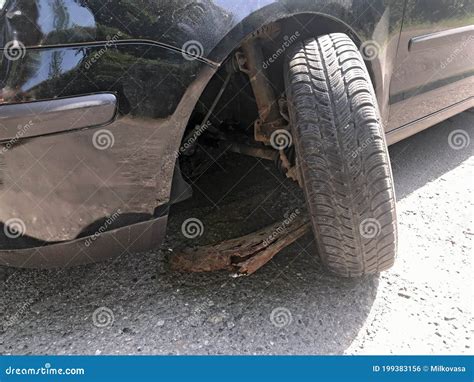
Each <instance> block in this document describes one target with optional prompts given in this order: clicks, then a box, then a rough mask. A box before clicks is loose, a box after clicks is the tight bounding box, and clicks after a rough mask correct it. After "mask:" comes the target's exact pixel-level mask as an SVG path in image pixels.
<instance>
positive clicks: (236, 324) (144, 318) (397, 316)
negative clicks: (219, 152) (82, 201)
mask: <svg viewBox="0 0 474 382" xmlns="http://www.w3.org/2000/svg"><path fill="white" fill-rule="evenodd" d="M455 130H460V131H458V132H457V133H456V134H457V137H458V138H460V139H455V140H453V136H452V135H451V139H450V138H449V134H450V133H451V132H453V131H455ZM463 137H464V138H465V139H464V140H463V139H462V138H463ZM466 139H469V140H471V139H474V114H473V113H472V111H471V112H465V113H463V114H461V115H459V116H456V117H454V118H451V119H450V120H448V121H445V122H443V123H441V124H440V125H437V126H436V127H433V128H431V129H429V130H427V131H425V132H422V133H420V134H418V135H416V136H414V137H411V138H409V139H408V140H406V141H404V142H401V143H398V144H396V145H394V146H392V147H391V148H390V153H391V158H392V165H393V169H394V177H395V184H396V191H397V196H398V216H399V237H400V240H399V251H398V253H399V255H398V259H397V262H396V266H395V267H394V268H393V269H391V270H390V271H388V272H384V273H382V274H381V275H379V276H372V277H365V278H363V279H358V280H345V279H340V278H337V277H334V276H332V275H329V274H327V273H325V271H324V270H323V269H322V267H321V264H320V262H319V261H318V258H317V256H316V255H315V254H314V252H315V249H314V245H313V244H314V243H313V240H312V236H311V235H307V236H306V237H304V238H302V239H301V240H299V241H298V242H296V243H295V244H293V245H292V246H291V247H289V248H287V249H285V250H284V251H283V252H281V253H280V254H279V255H278V256H277V257H276V258H275V259H274V260H273V261H272V262H270V263H269V264H267V266H265V267H264V268H263V269H261V270H259V271H258V272H257V273H256V274H255V275H253V276H251V277H247V278H232V277H231V276H230V275H229V273H227V272H218V273H213V274H184V273H178V272H173V271H171V270H170V269H169V267H168V263H167V256H168V255H169V254H170V252H171V250H173V249H175V248H177V247H179V246H180V245H183V243H185V240H184V238H183V234H182V232H181V225H182V223H183V222H184V221H185V220H186V219H189V218H199V219H200V220H201V221H202V223H203V227H204V234H203V236H202V237H201V238H200V239H199V241H202V242H213V241H219V240H220V239H222V238H225V237H232V236H238V235H240V234H243V233H247V232H251V231H252V230H253V229H256V228H259V227H261V226H264V225H266V224H269V223H270V222H272V221H275V220H278V219H281V218H282V216H284V214H285V213H288V212H291V211H293V210H294V209H295V208H298V207H299V206H302V205H303V204H302V196H301V192H300V191H299V190H298V189H297V187H295V186H294V185H293V184H292V183H291V182H290V181H283V179H282V178H281V177H280V176H279V175H278V174H277V173H276V172H275V171H274V170H273V169H272V166H271V165H269V164H268V163H265V162H261V161H255V160H253V159H244V158H239V157H236V156H233V155H226V156H224V157H221V158H220V159H219V160H218V161H217V164H216V165H215V166H213V167H212V168H211V169H210V170H209V171H208V174H207V175H208V176H206V177H204V178H203V179H201V180H199V181H198V183H197V184H196V186H197V187H199V190H201V191H202V192H201V193H198V194H197V195H196V198H195V199H194V200H193V201H191V202H186V203H185V204H183V205H181V206H177V208H175V210H174V211H173V215H172V217H171V222H170V227H169V233H168V238H167V240H166V243H165V244H164V245H163V247H162V248H161V249H160V250H157V251H154V252H151V253H133V254H126V255H122V256H120V257H119V258H118V259H116V260H114V261H109V262H106V263H102V264H94V265H89V266H83V267H79V268H75V269H68V270H50V271H39V270H19V271H18V270H8V271H7V274H5V269H3V270H1V271H0V272H3V281H2V282H0V288H1V289H0V290H1V294H0V353H7V354H302V353H303V354H341V353H349V354H353V353H358V354H390V353H395V354H405V353H406V354H419V353H422V354H460V353H472V348H471V346H472V343H473V341H472V330H473V318H472V317H473V315H472V313H473V301H474V299H473V297H474V296H473V279H474V278H473V276H472V274H473V263H472V255H473V246H472V237H473V236H472V235H473V225H472V217H473V211H474V210H473V195H472V192H473V179H474V176H473V175H474V173H473V172H474V171H473V165H474V161H473V147H474V143H473V142H468V141H467V140H466ZM463 142H464V143H465V144H463ZM467 143H470V144H469V145H467ZM456 144H458V145H460V147H457V149H455V148H456ZM466 145H467V147H464V146H466ZM462 147H464V148H462ZM257 182H258V183H257Z"/></svg>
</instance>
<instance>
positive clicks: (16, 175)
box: [0, 0, 403, 266]
mask: <svg viewBox="0 0 474 382" xmlns="http://www.w3.org/2000/svg"><path fill="white" fill-rule="evenodd" d="M400 4H401V3H400V1H395V0H394V1H388V2H387V1H385V2H384V1H376V2H374V1H366V0H356V1H352V0H351V1H348V0H347V1H346V0H343V1H341V0H338V1H319V0H318V1H312V2H308V1H248V2H239V5H238V6H237V5H236V2H234V1H224V0H216V1H209V0H202V1H180V2H170V1H156V0H153V1H152V0H141V1H140V0H139V1H120V2H119V1H105V2H104V1H103V0H100V1H98V0H97V1H96V0H84V1H78V0H61V1H51V0H34V1H31V0H7V1H6V5H5V7H4V9H3V10H2V11H1V12H2V13H1V14H0V30H1V39H2V40H1V41H0V42H1V44H0V45H1V46H2V47H3V48H5V49H3V50H2V55H1V62H0V113H1V107H2V106H1V105H2V104H3V105H7V106H8V105H11V104H18V105H23V106H24V107H25V108H28V107H29V105H31V102H44V101H51V100H55V99H58V98H61V99H62V98H65V97H82V96H87V95H94V94H102V93H104V92H105V93H110V94H113V95H115V96H116V99H117V116H116V118H115V119H114V120H113V121H110V122H108V123H106V124H104V125H101V126H85V125H84V124H77V125H76V124H74V123H73V124H68V125H67V126H64V128H63V129H62V130H61V129H60V128H59V129H58V127H57V126H55V128H54V129H45V134H46V135H44V136H37V135H38V131H37V130H34V134H32V135H35V136H34V137H31V136H29V134H28V131H30V129H34V127H31V126H30V125H34V123H35V121H33V120H32V121H31V124H30V123H28V124H27V125H26V126H19V127H18V134H17V135H16V136H15V137H14V139H10V140H8V141H3V142H2V151H1V155H0V222H1V223H2V224H3V227H0V228H3V229H1V230H0V235H2V237H0V243H1V244H0V263H1V262H3V263H4V264H9V265H20V266H30V265H31V264H39V265H45V264H46V265H47V266H49V265H48V264H51V266H57V265H59V263H60V262H61V259H62V257H61V256H60V255H58V254H59V252H61V251H65V250H66V249H65V248H64V247H63V246H61V245H62V243H65V242H68V241H70V243H71V245H72V246H73V247H74V246H77V245H78V243H79V244H80V245H81V248H82V249H84V248H85V246H86V244H87V243H88V241H90V238H91V237H92V238H93V237H95V236H94V235H97V233H100V237H101V240H102V241H101V243H102V244H101V245H100V246H97V245H93V246H91V248H92V247H94V248H100V254H99V253H96V254H95V255H93V254H92V253H91V252H90V251H87V254H85V255H81V256H79V257H80V258H81V259H80V260H77V259H76V260H74V262H73V263H74V264H77V263H80V262H81V261H82V262H88V261H90V257H91V256H98V257H101V258H103V257H104V251H106V247H107V246H106V245H104V244H103V240H105V238H106V237H109V239H110V240H115V241H116V239H114V238H117V237H120V233H121V235H122V236H125V237H128V239H129V240H128V243H129V244H130V242H133V238H130V235H131V232H135V233H136V232H138V230H137V229H135V230H133V229H129V228H125V227H130V226H133V227H143V226H141V224H146V222H150V225H149V227H152V228H153V227H155V225H156V224H155V222H158V221H159V223H160V227H159V229H157V228H153V231H157V232H160V235H162V234H163V232H164V230H163V229H162V227H161V225H162V223H163V217H160V216H162V215H163V214H165V215H166V211H167V209H166V208H167V206H168V203H169V201H170V189H171V182H172V178H173V172H174V168H175V162H176V153H177V152H178V150H179V145H180V141H181V139H182V136H183V133H184V129H185V126H186V123H187V121H188V118H189V116H190V114H191V112H192V110H193V108H194V106H195V104H196V102H197V100H198V98H199V96H200V95H201V93H202V91H203V89H204V87H205V86H206V84H207V83H208V81H209V80H210V78H211V77H212V75H213V74H214V73H215V71H216V70H217V66H218V64H220V63H221V62H222V61H223V60H224V59H225V58H226V57H227V55H228V54H229V53H230V52H232V50H233V49H234V48H235V47H236V46H237V45H238V44H239V43H240V42H241V41H242V40H243V39H244V38H245V37H246V36H247V35H248V34H249V33H251V32H253V31H255V30H256V29H258V28H259V27H260V26H262V25H264V24H267V23H269V22H271V21H274V20H276V19H279V18H284V17H290V16H292V15H294V14H299V13H314V14H315V15H316V14H326V15H327V16H328V17H331V18H333V19H338V18H339V19H340V23H341V25H342V26H344V28H347V31H351V32H352V33H354V34H357V35H359V36H360V37H361V39H362V40H363V39H375V40H376V41H377V44H378V45H380V47H381V54H380V55H376V57H375V60H374V61H373V62H374V63H375V62H376V61H377V60H379V58H380V57H385V58H386V59H387V62H388V63H389V62H390V61H391V56H392V55H393V54H394V51H395V50H394V48H393V44H390V43H389V41H395V40H394V39H395V38H396V36H397V33H398V31H399V28H400V25H401V17H402V8H403V7H402V6H401V5H400ZM307 27H310V26H309V25H308V26H304V25H302V26H301V28H307ZM354 31H355V32H354ZM189 42H191V43H192V44H193V45H189ZM187 43H188V44H187ZM395 45H396V44H395ZM388 46H390V47H391V48H390V49H387V47H388ZM196 47H197V48H196ZM10 48H14V49H10ZM196 49H197V50H196ZM183 51H184V52H186V51H191V52H192V53H196V54H197V55H198V56H199V57H198V58H197V59H196V57H190V56H189V55H186V54H183ZM214 62H215V64H214ZM375 66H377V65H375ZM375 66H374V67H375ZM378 67H379V68H384V69H387V68H389V67H390V66H389V64H384V65H381V64H378ZM382 72H383V71H382V70H381V69H380V70H379V73H382ZM388 76H389V73H388V72H387V73H385V74H382V75H380V74H379V75H378V78H382V79H383V78H385V77H388ZM46 103H47V104H49V102H46ZM25 110H28V109H25ZM28 122H29V121H28ZM2 123H8V121H4V120H3V121H2ZM77 126H80V129H79V130H78V129H76V127H77ZM6 130H7V131H8V132H9V134H10V135H11V132H12V131H14V130H12V126H8V129H6ZM25 131H26V134H24V132H25ZM31 131H33V130H31ZM31 131H30V133H31ZM51 132H53V133H52V134H51ZM16 219H21V222H22V223H23V225H24V227H23V228H24V230H23V231H24V232H22V235H20V236H19V237H15V238H11V237H9V235H7V234H6V233H8V232H9V231H10V233H12V232H11V230H9V228H11V227H10V225H12V226H13V224H16V222H17V220H16ZM106 232H115V233H114V234H111V235H108V236H106V235H105V233H106ZM127 235H128V236H127ZM10 236H11V235H10ZM150 242H151V241H150ZM94 243H96V241H94ZM155 244H156V243H155ZM127 246H128V245H127ZM35 247H41V253H40V254H38V253H36V252H35V251H33V252H32V251H31V248H35ZM115 247H116V246H115ZM115 247H114V246H113V245H111V246H110V250H111V251H112V250H114V251H116V248H115ZM69 248H72V247H69ZM74 248H76V247H74ZM47 249H49V251H47ZM88 250H90V248H89V247H88ZM47 252H48V253H49V256H47ZM72 252H76V250H75V249H73V250H72ZM35 253H36V255H35ZM31 256H33V258H35V257H36V259H35V260H36V261H30V260H28V262H25V260H26V259H30V257H31ZM45 257H48V258H49V259H50V261H46V260H42V259H43V258H45ZM15 259H17V262H16V263H15ZM51 259H53V260H51ZM63 260H64V264H68V263H70V262H71V259H69V258H67V257H65V258H64V259H63Z"/></svg>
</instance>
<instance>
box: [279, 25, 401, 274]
mask: <svg viewBox="0 0 474 382" xmlns="http://www.w3.org/2000/svg"><path fill="white" fill-rule="evenodd" d="M285 86H286V96H287V104H288V112H289V118H290V124H291V135H292V138H293V143H294V146H295V149H296V154H297V160H296V165H297V166H298V168H299V172H300V176H301V180H302V186H303V189H304V193H305V196H306V201H307V205H308V210H309V214H310V217H311V222H312V226H313V231H314V234H315V238H316V246H317V250H318V252H319V256H320V258H321V260H322V262H323V264H324V265H325V267H327V268H328V269H329V270H330V271H332V272H333V273H335V274H337V275H340V276H344V277H359V276H363V275H367V274H375V273H378V272H380V271H383V270H386V269H388V268H390V267H391V266H392V265H393V263H394V260H395V256H396V249H397V218H396V211H395V192H394V188H393V177H392V171H391V167H390V160H389V155H388V150H387V144H386V141H385V134H384V130H383V126H382V122H381V118H380V113H379V110H378V105H377V100H376V97H375V92H374V89H373V87H372V82H371V80H370V76H369V74H368V71H367V68H366V66H365V63H364V60H363V59H362V57H361V55H360V53H359V51H358V49H357V47H356V45H355V44H354V43H353V41H352V40H351V39H350V38H349V37H348V36H347V35H345V34H342V33H334V34H329V35H325V36H321V37H318V38H313V39H309V40H306V41H305V42H303V43H299V45H298V46H295V47H294V48H293V49H292V50H291V51H290V53H289V55H288V59H287V61H286V65H285Z"/></svg>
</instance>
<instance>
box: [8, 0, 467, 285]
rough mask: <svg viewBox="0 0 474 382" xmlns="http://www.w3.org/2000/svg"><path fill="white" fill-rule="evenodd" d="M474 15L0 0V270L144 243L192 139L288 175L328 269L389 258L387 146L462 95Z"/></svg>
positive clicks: (352, 271)
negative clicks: (268, 163) (269, 162)
mask: <svg viewBox="0 0 474 382" xmlns="http://www.w3.org/2000/svg"><path fill="white" fill-rule="evenodd" d="M473 21H474V2H473V1H471V0H342V1H341V0H280V1H275V0H246V1H236V0H232V1H230V0H180V1H168V0H120V1H119V0H0V47H1V52H0V53H1V54H0V144H1V145H2V148H1V155H0V222H1V224H2V227H1V228H0V264H1V265H7V266H15V267H58V266H69V265H76V264H83V263H87V262H90V261H95V260H100V259H106V258H109V257H111V256H114V255H118V254H121V253H123V252H124V251H129V252H132V251H139V250H147V249H150V248H152V247H155V246H157V245H159V244H160V242H161V240H162V239H163V237H164V234H165V227H166V223H167V216H168V211H169V209H170V206H171V205H172V204H173V203H177V202H180V201H183V200H185V199H186V198H189V197H190V196H191V191H192V190H191V188H190V186H189V184H188V183H187V182H186V180H185V178H186V177H185V176H183V175H182V169H181V167H180V163H182V160H183V158H186V160H187V161H189V160H191V161H192V160H193V155H194V153H195V150H196V146H197V145H198V144H199V142H200V140H202V138H203V137H206V141H212V140H214V141H216V142H219V141H226V142H230V143H231V144H230V145H229V147H230V148H231V149H232V150H234V151H236V152H240V153H243V154H246V155H253V156H257V157H261V158H265V159H273V160H274V161H275V162H276V164H277V166H278V167H279V168H280V169H281V172H282V176H287V177H290V178H292V179H294V180H295V181H296V182H298V183H299V184H300V186H301V187H302V188H303V190H304V193H305V196H306V200H307V206H308V211H309V216H310V220H311V223H312V227H313V231H314V235H315V238H316V242H317V252H318V254H319V256H320V257H321V259H322V261H323V263H324V264H325V266H326V267H327V268H328V269H329V270H330V271H332V272H335V273H336V274H338V275H342V276H347V277H355V276H361V275H364V274H371V273H376V272H380V271H383V270H385V269H387V268H389V267H390V266H391V265H392V264H393V262H394V259H395V256H396V249H397V218H396V211H395V194H394V189H393V179H392V173H391V167H390V160H389V155H388V151H387V145H390V144H393V143H395V142H397V141H400V140H402V139H404V138H406V137H408V136H410V135H412V134H415V133H417V132H419V131H421V130H423V129H425V128H427V127H429V126H432V125H433V124H436V123H438V122H440V121H442V120H444V119H446V118H449V117H451V116H453V115H455V114H457V113H460V112H462V111H464V110H466V109H468V108H471V107H473V106H474V76H473V72H474V26H473ZM229 132H231V133H229ZM202 144H204V143H202ZM198 228H199V227H198Z"/></svg>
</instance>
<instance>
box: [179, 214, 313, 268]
mask: <svg viewBox="0 0 474 382" xmlns="http://www.w3.org/2000/svg"><path fill="white" fill-rule="evenodd" d="M309 231H310V223H309V222H308V218H307V216H305V215H302V216H299V210H296V212H293V213H292V214H291V215H290V216H289V217H288V218H287V219H285V220H283V221H280V222H277V223H275V224H272V225H270V226H268V227H265V228H263V229H261V230H259V231H257V232H253V233H251V234H248V235H245V236H242V237H239V238H235V239H230V240H226V241H223V242H221V243H218V244H214V245H206V246H202V247H197V248H185V249H182V250H180V251H177V252H176V253H175V254H173V255H171V258H170V264H171V267H172V269H174V270H178V271H185V272H212V271H218V270H229V271H236V272H237V273H238V274H240V275H251V274H252V273H254V272H256V271H257V270H258V269H260V268H261V267H262V266H263V265H265V264H266V263H267V262H268V261H270V260H271V259H272V258H273V257H274V256H275V255H276V254H277V253H279V252H280V251H281V250H282V249H283V248H285V247H287V246H289V245H290V244H292V243H293V242H295V241H296V240H297V239H299V238H300V237H302V236H303V235H304V234H306V233H307V232H309Z"/></svg>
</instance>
